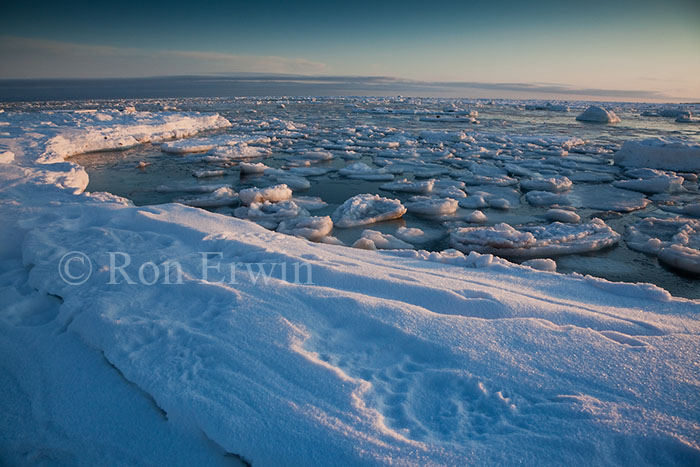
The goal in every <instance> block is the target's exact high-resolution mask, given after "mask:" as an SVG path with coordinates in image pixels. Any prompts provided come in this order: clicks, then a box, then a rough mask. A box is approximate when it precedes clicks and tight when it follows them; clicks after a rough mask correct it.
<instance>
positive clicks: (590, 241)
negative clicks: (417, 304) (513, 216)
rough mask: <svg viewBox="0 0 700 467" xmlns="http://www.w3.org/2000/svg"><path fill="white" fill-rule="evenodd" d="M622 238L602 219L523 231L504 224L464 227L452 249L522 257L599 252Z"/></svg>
mask: <svg viewBox="0 0 700 467" xmlns="http://www.w3.org/2000/svg"><path fill="white" fill-rule="evenodd" d="M619 238H620V235H619V234H617V233H616V232H615V231H614V230H612V229H611V228H610V227H608V226H607V224H605V222H603V221H602V220H600V219H593V220H592V221H591V222H590V223H588V224H581V225H572V224H562V223H559V222H554V223H552V224H549V225H545V226H534V227H522V228H520V229H519V230H518V229H516V228H514V227H512V226H510V225H508V224H504V223H501V224H496V225H494V226H493V227H462V228H458V229H455V230H454V231H453V232H452V233H451V234H450V241H451V244H452V246H453V247H455V248H456V249H458V250H460V251H464V252H470V251H476V252H479V253H491V254H496V255H499V256H505V257H521V258H522V257H536V256H552V255H562V254H573V253H585V252H589V251H596V250H600V249H603V248H606V247H609V246H611V245H614V244H615V243H617V241H618V240H619Z"/></svg>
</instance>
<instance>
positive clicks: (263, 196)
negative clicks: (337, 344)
mask: <svg viewBox="0 0 700 467" xmlns="http://www.w3.org/2000/svg"><path fill="white" fill-rule="evenodd" d="M239 196H240V197H241V203H243V204H245V205H249V204H252V203H261V202H263V201H270V202H272V203H276V202H278V201H286V200H288V199H290V198H291V197H292V190H290V189H289V187H288V186H287V185H285V184H280V185H274V186H269V187H267V188H257V187H253V188H246V189H244V190H241V192H240V193H239Z"/></svg>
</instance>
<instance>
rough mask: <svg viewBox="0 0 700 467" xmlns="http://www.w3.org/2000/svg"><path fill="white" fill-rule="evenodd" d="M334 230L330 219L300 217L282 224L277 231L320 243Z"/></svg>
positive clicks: (326, 217) (325, 217)
mask: <svg viewBox="0 0 700 467" xmlns="http://www.w3.org/2000/svg"><path fill="white" fill-rule="evenodd" d="M331 230H333V221H332V220H331V218H330V217H328V216H324V217H313V216H312V217H300V218H296V219H289V220H285V221H282V222H280V224H279V226H278V227H277V231H278V232H281V233H284V234H288V235H296V236H297V237H304V238H307V239H309V240H313V241H318V240H320V239H321V238H323V237H325V236H326V235H328V234H329V233H330V232H331Z"/></svg>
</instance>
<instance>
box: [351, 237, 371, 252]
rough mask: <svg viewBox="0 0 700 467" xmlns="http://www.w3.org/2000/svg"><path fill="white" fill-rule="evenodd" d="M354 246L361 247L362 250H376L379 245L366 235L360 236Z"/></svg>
mask: <svg viewBox="0 0 700 467" xmlns="http://www.w3.org/2000/svg"><path fill="white" fill-rule="evenodd" d="M352 247H353V248H359V249H361V250H376V249H377V245H375V244H374V242H373V241H372V240H370V239H369V238H365V237H360V238H358V239H357V240H356V241H355V243H353V244H352Z"/></svg>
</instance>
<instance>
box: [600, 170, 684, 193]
mask: <svg viewBox="0 0 700 467" xmlns="http://www.w3.org/2000/svg"><path fill="white" fill-rule="evenodd" d="M613 186H616V187H618V188H624V189H625V190H633V191H639V192H642V193H676V192H679V191H683V177H679V176H677V175H668V174H660V175H657V176H655V177H650V178H637V179H634V180H616V181H614V182H613Z"/></svg>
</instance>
